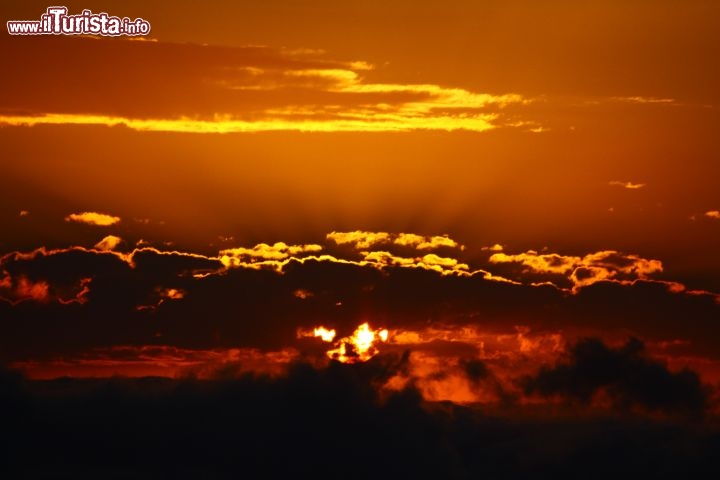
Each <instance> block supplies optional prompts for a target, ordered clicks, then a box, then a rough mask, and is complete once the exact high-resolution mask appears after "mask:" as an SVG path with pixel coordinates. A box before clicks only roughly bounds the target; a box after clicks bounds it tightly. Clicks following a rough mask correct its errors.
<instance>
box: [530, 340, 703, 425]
mask: <svg viewBox="0 0 720 480" xmlns="http://www.w3.org/2000/svg"><path fill="white" fill-rule="evenodd" d="M644 350H645V346H644V344H643V343H642V342H641V341H640V340H638V339H635V338H631V339H629V340H628V341H627V343H625V345H623V346H621V347H618V348H612V347H608V346H607V345H605V344H604V343H603V342H602V341H601V340H599V339H596V338H588V339H583V340H580V341H579V342H577V343H576V344H575V345H573V346H572V347H571V348H570V350H569V360H568V362H566V363H560V364H558V365H556V366H554V367H543V368H542V369H541V370H540V372H539V373H538V374H537V375H536V376H535V377H532V378H528V379H526V380H525V391H526V393H528V394H533V393H537V394H540V395H542V396H545V397H553V396H559V397H562V398H565V399H569V400H574V401H579V402H582V403H583V404H591V403H592V402H593V401H594V400H597V396H598V395H599V394H602V395H605V396H606V397H607V398H608V399H609V400H610V402H611V403H612V406H613V407H614V408H616V409H619V410H623V411H628V410H631V409H633V408H638V407H639V408H641V409H645V410H650V411H661V412H664V413H669V414H678V413H679V414H682V415H690V416H693V417H698V416H702V415H703V414H704V412H705V409H706V408H707V405H708V394H709V392H708V391H707V390H706V388H705V387H704V386H703V385H702V384H701V382H700V378H699V377H698V375H697V374H696V373H695V372H691V371H689V370H682V371H680V372H670V371H669V370H668V369H667V366H666V365H664V364H662V363H660V362H658V361H657V360H652V359H650V358H648V357H647V355H646V354H645V351H644Z"/></svg>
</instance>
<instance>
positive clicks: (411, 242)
mask: <svg viewBox="0 0 720 480" xmlns="http://www.w3.org/2000/svg"><path fill="white" fill-rule="evenodd" d="M393 243H394V244H396V245H403V246H410V247H415V248H417V249H418V250H434V249H436V248H439V247H449V248H458V247H460V248H461V249H464V248H465V247H464V246H462V245H460V244H459V243H457V242H456V241H455V240H453V239H452V238H449V237H448V236H447V235H443V236H437V235H436V236H432V237H425V236H422V235H416V234H414V233H400V234H398V235H397V236H396V237H395V240H393Z"/></svg>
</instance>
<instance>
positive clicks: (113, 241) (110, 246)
mask: <svg viewBox="0 0 720 480" xmlns="http://www.w3.org/2000/svg"><path fill="white" fill-rule="evenodd" d="M120 243H122V238H120V237H117V236H115V235H108V236H106V237H105V238H103V239H102V240H100V241H99V242H98V243H96V244H95V249H96V250H104V251H109V250H115V249H116V248H117V246H118V245H120Z"/></svg>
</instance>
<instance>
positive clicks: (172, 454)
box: [0, 339, 720, 479]
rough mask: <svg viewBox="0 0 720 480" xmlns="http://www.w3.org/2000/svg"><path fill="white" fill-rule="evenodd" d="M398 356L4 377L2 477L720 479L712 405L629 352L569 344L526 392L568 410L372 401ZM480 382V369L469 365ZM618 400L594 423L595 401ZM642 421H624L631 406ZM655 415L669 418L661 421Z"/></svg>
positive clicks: (683, 380) (638, 352)
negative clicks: (176, 374) (281, 368)
mask: <svg viewBox="0 0 720 480" xmlns="http://www.w3.org/2000/svg"><path fill="white" fill-rule="evenodd" d="M405 359H406V357H403V356H401V355H400V356H380V357H376V358H374V359H372V360H371V361H370V362H368V363H365V364H355V365H345V364H339V363H331V364H330V365H329V366H327V367H326V368H316V367H312V366H310V365H308V364H304V363H298V364H295V365H293V366H292V367H291V369H290V370H289V372H288V374H287V375H286V376H281V377H277V378H270V377H264V376H253V375H240V376H237V375H235V373H234V372H233V370H232V369H231V368H227V369H226V370H225V371H222V372H218V374H217V375H216V378H215V379H213V380H197V379H194V378H186V379H175V380H173V379H166V378H139V379H124V378H110V379H94V380H81V379H71V378H61V379H57V380H52V381H28V380H25V379H23V378H22V376H20V375H18V374H16V373H14V372H12V371H7V370H6V371H3V372H2V373H1V375H0V412H1V413H0V416H1V417H2V425H3V429H2V433H1V434H0V435H2V437H3V442H2V443H3V445H4V447H3V449H2V454H1V456H2V458H0V463H1V464H2V467H0V471H2V470H4V471H5V472H6V473H7V474H8V477H5V478H80V479H84V478H220V479H225V478H228V479H229V478H285V477H288V476H291V477H293V478H528V477H533V478H607V477H608V476H611V475H612V476H615V477H620V478H626V477H631V476H632V477H638V476H640V477H642V478H672V477H680V478H692V477H699V476H700V475H703V476H706V475H712V474H713V473H714V474H718V473H720V467H718V465H717V462H716V457H717V454H718V452H720V431H718V429H717V428H716V427H715V426H713V425H714V423H715V422H714V420H712V419H708V418H705V419H704V420H703V419H702V415H703V411H704V410H705V408H706V407H707V396H706V392H705V391H704V390H703V388H702V387H701V386H700V384H699V382H698V381H697V378H696V377H694V376H693V374H691V373H689V372H682V373H678V374H673V373H669V372H668V371H667V370H665V369H664V368H663V367H662V366H661V365H660V364H658V363H655V362H653V361H651V360H649V359H647V358H645V357H644V355H643V353H642V344H640V343H639V342H637V341H635V340H631V341H629V342H628V343H627V344H626V345H625V346H622V347H619V348H617V349H612V348H609V347H607V346H605V345H604V344H603V343H602V342H600V341H598V340H595V339H588V340H584V341H581V342H579V343H578V344H576V345H575V346H574V347H573V348H572V349H571V350H570V351H569V353H568V358H567V359H565V361H564V362H561V363H559V364H558V365H556V366H554V367H547V368H546V369H543V370H541V371H540V373H539V374H538V375H537V376H535V377H532V378H526V379H525V380H524V382H525V385H526V388H527V389H528V391H534V392H535V393H536V394H539V395H556V396H557V397H558V398H559V399H560V400H561V404H562V406H563V408H562V409H556V408H554V407H553V405H548V404H544V405H541V406H529V405H524V406H522V407H520V406H519V405H513V404H512V403H513V401H512V400H511V401H509V402H508V405H505V406H501V407H496V408H486V407H462V406H458V405H454V404H451V403H434V404H430V403H427V402H424V401H423V400H422V398H421V395H420V393H419V392H418V391H417V390H416V389H415V388H414V387H413V386H412V385H410V386H409V387H407V388H405V389H404V390H402V391H399V392H395V393H379V392H380V390H379V389H378V388H377V387H378V385H381V384H382V383H383V382H384V381H386V380H387V379H388V378H389V377H390V376H392V375H393V374H394V373H396V372H397V371H398V370H399V369H402V368H403V363H404V361H405ZM465 366H466V372H467V375H468V376H470V377H472V378H474V379H476V380H478V381H481V380H482V379H483V378H484V377H485V376H486V375H487V374H488V372H487V370H486V369H485V368H484V366H483V365H482V363H480V362H478V361H473V362H467V363H466V365H465ZM601 387H606V388H610V389H611V390H612V391H613V393H612V397H613V398H615V399H617V400H618V401H617V402H616V403H615V405H614V407H613V408H611V409H604V410H602V411H593V410H592V409H591V407H590V403H591V397H592V392H594V391H596V390H597V389H598V388H601ZM629 405H632V406H633V407H635V411H636V413H637V411H638V409H640V410H642V411H643V412H645V413H644V414H641V415H637V414H630V411H629V410H628V408H627V407H628V406H629ZM658 412H660V413H662V415H657V413H658Z"/></svg>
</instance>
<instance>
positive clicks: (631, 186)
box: [608, 180, 645, 190]
mask: <svg viewBox="0 0 720 480" xmlns="http://www.w3.org/2000/svg"><path fill="white" fill-rule="evenodd" d="M608 185H610V186H612V187H622V188H625V189H628V190H639V189H641V188H644V187H645V184H644V183H633V182H621V181H619V180H612V181H610V182H608Z"/></svg>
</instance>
